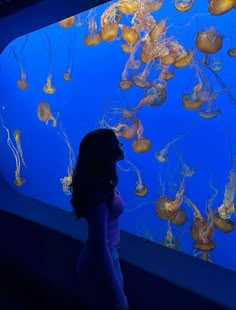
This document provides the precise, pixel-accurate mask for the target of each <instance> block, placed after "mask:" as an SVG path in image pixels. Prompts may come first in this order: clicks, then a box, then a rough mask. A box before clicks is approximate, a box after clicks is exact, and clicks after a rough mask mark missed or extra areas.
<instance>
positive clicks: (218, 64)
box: [210, 60, 224, 72]
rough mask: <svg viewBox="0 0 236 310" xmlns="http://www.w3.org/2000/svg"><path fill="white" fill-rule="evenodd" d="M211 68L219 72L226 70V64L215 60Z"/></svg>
mask: <svg viewBox="0 0 236 310" xmlns="http://www.w3.org/2000/svg"><path fill="white" fill-rule="evenodd" d="M210 66H211V69H212V70H213V71H215V72H219V71H221V70H222V69H223V68H224V63H223V62H222V61H220V60H214V61H213V62H212V64H211V65H210Z"/></svg>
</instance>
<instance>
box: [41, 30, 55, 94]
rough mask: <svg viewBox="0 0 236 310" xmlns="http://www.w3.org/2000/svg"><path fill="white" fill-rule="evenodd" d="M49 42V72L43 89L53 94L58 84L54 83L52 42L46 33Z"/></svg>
mask: <svg viewBox="0 0 236 310" xmlns="http://www.w3.org/2000/svg"><path fill="white" fill-rule="evenodd" d="M45 36H46V39H47V44H48V54H49V55H48V74H47V80H46V83H45V84H44V86H43V91H44V92H45V93H46V94H49V95H52V94H54V93H55V91H56V86H55V85H53V84H52V60H53V52H52V42H51V39H50V38H49V37H48V35H47V34H46V33H45Z"/></svg>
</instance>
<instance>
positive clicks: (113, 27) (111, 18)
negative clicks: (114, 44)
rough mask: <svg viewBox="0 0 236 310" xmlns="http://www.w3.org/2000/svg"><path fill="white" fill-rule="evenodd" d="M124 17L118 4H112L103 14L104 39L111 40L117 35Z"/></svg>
mask: <svg viewBox="0 0 236 310" xmlns="http://www.w3.org/2000/svg"><path fill="white" fill-rule="evenodd" d="M121 18H122V13H121V11H120V10H119V9H118V8H117V7H116V4H115V3H114V4H111V5H110V6H109V7H108V8H107V9H106V10H105V11H104V12H103V14H102V16H101V30H100V36H101V38H102V40H104V41H106V42H109V41H112V40H114V39H115V38H116V37H117V34H118V29H119V22H120V20H121Z"/></svg>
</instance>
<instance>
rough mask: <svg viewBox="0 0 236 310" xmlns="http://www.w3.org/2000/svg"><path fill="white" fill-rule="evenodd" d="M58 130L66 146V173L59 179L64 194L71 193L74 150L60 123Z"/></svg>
mask: <svg viewBox="0 0 236 310" xmlns="http://www.w3.org/2000/svg"><path fill="white" fill-rule="evenodd" d="M60 131H61V133H60V132H58V134H59V136H60V137H61V138H62V140H63V141H64V142H65V143H66V145H67V147H68V162H69V164H68V167H67V175H66V176H64V178H60V181H61V183H62V190H63V192H64V193H65V194H66V195H71V191H70V185H71V183H72V175H73V167H74V164H75V155H74V151H73V149H72V146H71V144H70V141H69V138H68V136H67V134H66V133H65V131H64V130H63V128H62V126H61V124H60Z"/></svg>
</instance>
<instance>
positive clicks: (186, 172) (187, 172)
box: [181, 162, 195, 177]
mask: <svg viewBox="0 0 236 310" xmlns="http://www.w3.org/2000/svg"><path fill="white" fill-rule="evenodd" d="M181 166H182V167H181V174H182V175H183V176H184V177H191V176H193V174H194V172H195V171H194V168H193V167H190V166H189V165H188V164H186V163H185V162H183V163H182V165H181Z"/></svg>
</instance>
